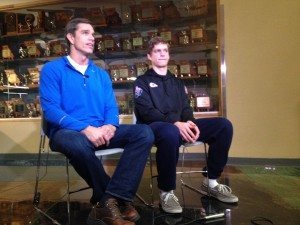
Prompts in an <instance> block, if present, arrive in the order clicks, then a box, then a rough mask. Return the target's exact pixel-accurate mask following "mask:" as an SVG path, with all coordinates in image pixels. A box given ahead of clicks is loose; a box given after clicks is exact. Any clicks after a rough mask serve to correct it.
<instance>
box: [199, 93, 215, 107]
mask: <svg viewBox="0 0 300 225" xmlns="http://www.w3.org/2000/svg"><path fill="white" fill-rule="evenodd" d="M196 104H197V105H196V106H197V110H198V111H207V110H208V109H209V108H210V106H211V104H210V97H209V96H207V95H206V94H204V93H203V94H201V95H199V96H197V97H196Z"/></svg>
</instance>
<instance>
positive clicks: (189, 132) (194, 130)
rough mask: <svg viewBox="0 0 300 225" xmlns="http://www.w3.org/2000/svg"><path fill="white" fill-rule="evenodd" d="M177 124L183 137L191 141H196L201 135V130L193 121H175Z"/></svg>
mask: <svg viewBox="0 0 300 225" xmlns="http://www.w3.org/2000/svg"><path fill="white" fill-rule="evenodd" d="M174 125H175V126H177V127H178V129H179V131H180V135H181V137H182V139H183V140H184V141H186V142H189V143H194V142H195V141H197V139H198V138H199V136H200V130H199V128H198V127H197V125H196V124H195V123H193V122H192V121H190V120H189V121H187V122H179V121H178V122H175V123H174Z"/></svg>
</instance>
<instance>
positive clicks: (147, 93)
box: [134, 37, 238, 213]
mask: <svg viewBox="0 0 300 225" xmlns="http://www.w3.org/2000/svg"><path fill="white" fill-rule="evenodd" d="M147 57H148V59H149V60H150V61H151V64H152V68H151V69H149V70H148V71H146V73H145V74H144V75H142V76H139V77H138V78H137V79H136V81H135V83H134V96H135V97H134V103H135V113H136V117H137V123H145V124H149V126H150V127H151V129H152V131H153V133H154V136H155V145H156V146H157V152H156V164H157V171H158V178H157V182H158V188H159V189H160V203H161V206H162V209H163V210H164V211H166V212H168V213H181V212H182V208H181V206H180V204H179V202H178V198H177V197H176V196H175V194H174V190H175V189H176V164H177V161H178V154H179V147H180V146H181V145H182V144H183V143H184V142H190V143H193V142H195V141H202V142H205V143H208V144H209V152H208V163H207V164H208V175H207V178H206V179H204V181H203V183H202V186H201V193H202V194H204V195H208V193H210V194H211V195H212V196H213V197H215V198H217V199H218V200H220V201H222V202H226V203H234V202H237V201H238V198H237V197H236V196H235V195H233V194H232V193H231V189H230V188H229V187H228V186H226V185H223V184H219V183H218V182H217V178H219V177H220V175H221V173H222V172H223V169H224V167H225V165H226V163H227V158H228V151H229V147H230V145H231V140H232V134H233V128H232V124H231V122H230V121H229V120H227V119H225V118H204V119H195V118H194V116H193V110H192V108H191V107H190V105H189V102H188V97H187V93H186V89H185V86H184V84H183V82H182V81H181V80H180V79H178V78H176V77H175V76H174V75H173V74H172V73H171V72H170V71H168V62H169V59H170V55H169V45H168V43H167V42H165V41H164V40H163V39H162V38H161V37H155V38H152V39H151V40H150V42H149V46H148V54H147ZM208 189H209V190H208Z"/></svg>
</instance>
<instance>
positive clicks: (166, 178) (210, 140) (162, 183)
mask: <svg viewBox="0 0 300 225" xmlns="http://www.w3.org/2000/svg"><path fill="white" fill-rule="evenodd" d="M195 123H196V125H197V126H198V128H199V130H200V136H199V139H198V141H202V142H204V143H207V144H208V145H209V150H208V162H207V165H208V177H209V178H211V179H217V178H218V177H220V176H221V173H222V172H223V169H224V167H225V165H226V163H227V159H228V151H229V148H230V145H231V140H232V135H233V128H232V124H231V122H230V121H229V120H227V119H225V118H204V119H196V121H195ZM149 126H150V127H151V129H152V131H153V133H154V136H155V142H154V143H155V145H156V146H157V152H156V165H157V172H158V177H157V183H158V188H159V189H161V190H163V191H170V190H175V189H176V165H177V162H178V156H179V147H180V146H181V145H182V144H183V141H182V138H181V136H180V132H179V129H178V128H177V127H176V126H175V125H174V124H172V123H166V122H153V123H151V124H149Z"/></svg>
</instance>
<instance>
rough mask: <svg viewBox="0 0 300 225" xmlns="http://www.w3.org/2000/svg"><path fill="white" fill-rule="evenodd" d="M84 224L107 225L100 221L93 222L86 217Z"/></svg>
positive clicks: (93, 220)
mask: <svg viewBox="0 0 300 225" xmlns="http://www.w3.org/2000/svg"><path fill="white" fill-rule="evenodd" d="M86 223H87V225H107V224H106V223H104V222H103V221H102V220H95V219H92V218H90V217H88V219H87V221H86Z"/></svg>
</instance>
